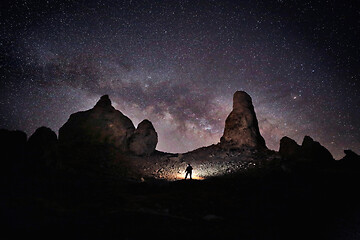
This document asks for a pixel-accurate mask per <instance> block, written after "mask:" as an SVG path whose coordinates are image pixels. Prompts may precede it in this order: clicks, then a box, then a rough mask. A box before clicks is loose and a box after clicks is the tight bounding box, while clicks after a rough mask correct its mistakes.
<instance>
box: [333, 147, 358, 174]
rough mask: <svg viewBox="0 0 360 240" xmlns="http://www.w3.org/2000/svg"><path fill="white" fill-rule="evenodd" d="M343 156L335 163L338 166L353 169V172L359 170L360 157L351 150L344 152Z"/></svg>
mask: <svg viewBox="0 0 360 240" xmlns="http://www.w3.org/2000/svg"><path fill="white" fill-rule="evenodd" d="M344 153H345V156H344V157H343V158H342V159H340V160H339V161H337V163H338V166H341V167H347V168H354V169H353V170H355V169H357V170H359V168H360V156H359V155H358V154H356V153H355V152H353V151H352V150H344Z"/></svg>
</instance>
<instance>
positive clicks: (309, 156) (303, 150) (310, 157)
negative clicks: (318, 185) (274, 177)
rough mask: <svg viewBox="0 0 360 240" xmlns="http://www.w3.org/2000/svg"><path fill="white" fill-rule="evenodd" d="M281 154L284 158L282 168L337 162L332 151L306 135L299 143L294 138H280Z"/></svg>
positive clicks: (297, 167) (317, 165) (317, 166)
mask: <svg viewBox="0 0 360 240" xmlns="http://www.w3.org/2000/svg"><path fill="white" fill-rule="evenodd" d="M279 154H280V155H281V158H282V160H283V161H282V168H283V169H286V170H291V171H292V170H295V169H297V170H299V169H303V170H305V169H312V168H314V167H315V168H323V167H328V166H329V165H331V164H333V163H335V160H334V158H333V157H332V155H331V153H330V152H329V151H328V150H327V149H326V148H325V147H324V146H322V145H321V144H320V143H319V142H316V141H314V140H313V139H312V138H311V137H309V136H305V137H304V140H303V142H302V144H301V146H300V145H298V144H297V143H296V142H295V141H294V140H293V139H291V138H289V137H283V138H282V139H281V140H280V148H279Z"/></svg>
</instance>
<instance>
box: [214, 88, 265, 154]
mask: <svg viewBox="0 0 360 240" xmlns="http://www.w3.org/2000/svg"><path fill="white" fill-rule="evenodd" d="M220 145H221V146H222V147H224V148H242V147H253V148H266V145H265V140H264V138H263V137H262V136H261V134H260V131H259V126H258V121H257V118H256V114H255V111H254V106H253V104H252V100H251V97H250V96H249V95H248V94H247V93H246V92H244V91H237V92H235V94H234V98H233V110H232V112H231V113H230V115H229V116H228V117H227V119H226V121H225V129H224V134H223V136H222V137H221V139H220Z"/></svg>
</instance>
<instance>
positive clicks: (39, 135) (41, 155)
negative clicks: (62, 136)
mask: <svg viewBox="0 0 360 240" xmlns="http://www.w3.org/2000/svg"><path fill="white" fill-rule="evenodd" d="M57 144H58V139H57V136H56V133H55V132H54V131H52V130H51V129H50V128H47V127H40V128H38V129H36V131H35V132H34V133H33V135H31V136H30V137H29V140H28V142H27V153H28V158H29V159H30V161H31V162H32V163H34V164H41V165H52V163H55V162H56V158H57Z"/></svg>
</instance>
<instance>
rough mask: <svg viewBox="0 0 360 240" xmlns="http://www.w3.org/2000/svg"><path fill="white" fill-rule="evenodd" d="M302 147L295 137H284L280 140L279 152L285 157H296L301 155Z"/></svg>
mask: <svg viewBox="0 0 360 240" xmlns="http://www.w3.org/2000/svg"><path fill="white" fill-rule="evenodd" d="M300 151H301V147H300V145H299V144H297V143H296V142H295V141H294V140H293V139H291V138H289V137H286V136H285V137H283V138H281V140H280V148H279V153H280V155H281V156H282V158H284V159H295V158H299V156H300Z"/></svg>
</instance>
